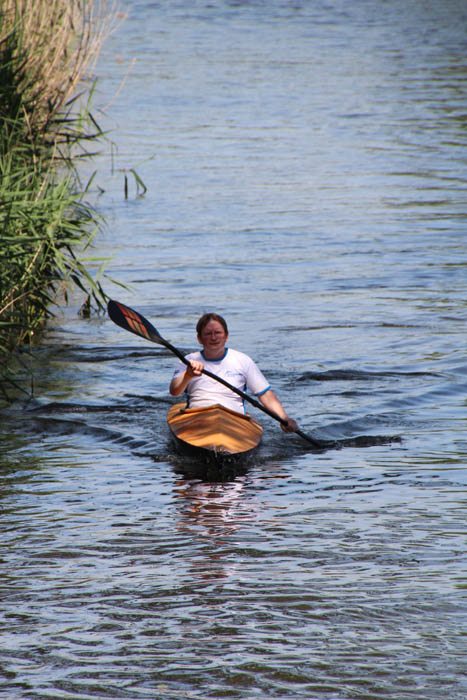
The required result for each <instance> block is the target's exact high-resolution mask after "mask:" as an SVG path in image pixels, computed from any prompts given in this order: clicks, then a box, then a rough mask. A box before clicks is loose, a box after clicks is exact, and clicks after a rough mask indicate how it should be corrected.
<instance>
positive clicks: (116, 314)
mask: <svg viewBox="0 0 467 700" xmlns="http://www.w3.org/2000/svg"><path fill="white" fill-rule="evenodd" d="M107 309H108V312H109V316H110V318H111V319H112V321H113V322H114V323H116V324H117V325H118V326H120V327H121V328H124V329H125V330H127V331H130V332H131V333H135V335H139V336H140V337H142V338H145V339H146V340H150V341H151V342H153V343H157V344H158V345H163V346H164V347H165V348H167V350H170V352H172V353H173V354H174V355H176V356H177V357H178V358H179V360H181V361H182V362H183V364H185V365H187V367H189V366H190V361H189V360H187V359H186V357H185V356H184V355H183V353H181V352H180V350H179V349H178V348H176V347H175V346H174V345H171V343H169V342H168V341H167V340H165V339H164V338H163V337H162V336H161V335H160V334H159V332H158V331H157V330H156V329H155V328H154V326H153V325H152V324H151V323H150V322H149V321H148V320H147V319H146V318H144V316H142V315H141V314H139V313H137V312H136V311H134V310H133V309H130V308H129V307H128V306H125V305H124V304H122V303H120V302H116V301H113V300H112V299H111V300H110V301H109V303H108V305H107ZM202 373H203V374H205V375H206V376H207V377H210V378H211V379H214V380H215V381H216V382H219V383H220V384H223V385H224V386H225V387H227V389H230V390H231V391H233V392H234V393H235V394H238V396H241V398H242V399H244V400H245V401H248V402H249V403H251V404H252V406H255V407H256V408H258V409H259V410H260V411H263V413H267V415H268V416H270V417H271V418H274V420H276V421H278V422H279V423H281V424H282V425H284V426H287V421H286V420H285V419H284V418H281V417H280V416H279V415H278V414H277V413H275V412H274V411H271V410H270V409H269V408H267V407H266V406H264V405H263V404H262V403H260V402H259V401H257V400H256V399H253V398H252V397H251V396H250V395H249V394H246V393H245V392H244V391H242V390H241V389H237V387H236V386H232V384H229V382H227V381H226V380H225V379H223V378H222V377H219V376H218V375H217V374H213V372H210V371H209V370H207V369H205V368H204V367H203V370H202ZM294 432H295V433H296V434H297V435H300V437H301V438H303V439H304V440H306V441H307V442H309V443H311V444H312V445H313V446H314V447H315V448H317V449H323V448H324V447H325V446H326V444H325V443H323V442H321V441H318V440H315V439H314V438H312V437H311V436H310V435H307V434H306V433H304V432H302V431H301V430H300V429H297V430H295V431H294Z"/></svg>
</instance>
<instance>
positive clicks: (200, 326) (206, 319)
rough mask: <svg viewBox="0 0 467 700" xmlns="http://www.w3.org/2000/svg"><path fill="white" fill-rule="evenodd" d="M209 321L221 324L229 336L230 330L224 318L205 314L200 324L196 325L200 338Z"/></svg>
mask: <svg viewBox="0 0 467 700" xmlns="http://www.w3.org/2000/svg"><path fill="white" fill-rule="evenodd" d="M209 321H217V323H220V324H221V326H222V328H223V329H224V331H225V334H226V335H229V329H228V328H227V323H226V321H225V319H224V318H222V316H219V314H213V313H210V314H203V315H202V316H201V318H200V319H199V321H198V323H197V324H196V333H197V335H198V336H200V337H201V333H202V332H203V331H204V329H205V328H206V326H207V325H208V323H209Z"/></svg>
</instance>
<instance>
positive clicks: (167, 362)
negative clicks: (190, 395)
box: [0, 0, 467, 700]
mask: <svg viewBox="0 0 467 700" xmlns="http://www.w3.org/2000/svg"><path fill="white" fill-rule="evenodd" d="M125 9H126V10H127V11H128V18H127V20H126V21H125V23H124V24H123V25H122V26H121V27H120V28H119V30H118V32H117V33H115V34H114V35H113V36H112V37H111V38H110V40H109V41H108V42H107V44H106V46H105V50H104V54H103V56H102V60H101V62H100V64H99V66H98V69H97V72H98V75H99V76H100V84H99V88H98V100H99V102H100V104H101V105H102V107H104V106H105V105H107V104H109V103H111V105H110V106H109V107H108V110H107V116H106V117H104V116H102V115H101V117H100V118H101V120H102V125H103V126H105V127H106V128H110V129H112V133H111V138H112V139H113V140H114V141H115V144H116V146H117V151H116V152H114V157H113V159H111V158H110V156H107V155H105V154H103V155H102V156H101V157H99V158H96V160H95V162H94V164H93V165H94V166H95V167H97V168H98V170H99V173H100V175H99V177H98V180H99V184H100V186H101V187H102V188H103V189H104V193H103V194H101V195H100V197H98V200H97V201H98V204H99V207H100V208H101V209H102V211H103V213H105V214H106V216H107V217H108V227H107V228H106V230H105V231H103V232H102V234H101V235H100V237H99V241H98V251H97V253H102V254H104V255H106V254H108V253H109V251H111V252H113V254H114V257H113V260H112V262H111V263H110V265H109V266H108V272H109V274H110V275H111V276H112V277H113V278H114V279H116V280H118V281H119V282H123V283H125V284H128V285H130V289H129V290H122V289H121V288H119V287H117V286H116V285H113V284H109V285H108V287H107V290H108V292H109V293H110V294H112V295H113V296H115V297H116V298H119V299H121V300H122V301H124V302H125V303H127V304H129V305H130V306H133V307H134V308H136V309H138V310H139V311H141V312H142V313H143V314H144V315H145V316H146V317H147V318H149V319H150V320H151V321H152V322H153V323H154V324H155V325H156V326H157V328H158V329H159V330H160V332H161V333H162V334H163V335H164V336H165V337H166V338H168V339H169V340H170V341H171V342H173V343H174V344H175V345H177V346H179V347H180V348H182V349H184V350H186V351H189V350H191V349H192V348H194V347H195V346H196V343H195V337H194V325H195V322H196V320H197V318H198V316H199V315H200V313H201V312H203V311H205V310H211V309H213V308H214V309H216V310H217V311H219V312H220V313H222V314H224V315H225V316H226V317H227V319H228V321H229V325H230V331H231V337H230V340H231V344H232V346H233V347H237V348H239V349H241V350H243V351H245V352H247V353H249V354H251V355H252V356H253V357H254V358H255V359H257V361H258V362H259V364H260V366H261V367H262V369H263V370H264V372H265V374H266V375H267V376H268V378H269V379H270V381H271V384H272V385H273V387H274V388H275V390H276V391H277V393H278V394H279V395H280V397H281V398H282V400H283V402H284V404H285V405H286V407H287V409H288V410H289V412H290V414H291V415H294V416H296V417H298V418H299V421H300V425H301V427H302V429H303V430H304V431H306V432H310V433H312V434H313V435H314V436H316V437H318V438H320V439H323V440H330V441H337V442H338V443H339V446H340V447H341V449H332V450H328V451H325V452H323V453H313V452H310V450H309V449H308V446H307V444H306V443H304V442H303V441H301V440H300V439H298V438H297V437H296V436H291V435H287V436H286V435H283V434H282V433H281V431H280V430H279V429H278V426H277V424H275V423H274V422H273V421H271V420H270V419H269V418H268V417H267V416H264V415H256V414H255V417H256V418H258V419H259V420H261V422H262V424H263V426H264V429H265V435H264V441H263V445H262V448H261V451H260V453H259V455H258V457H257V459H256V461H255V463H254V464H253V465H252V466H251V468H250V470H249V471H248V473H247V474H246V476H243V477H241V478H239V479H237V480H235V481H234V482H232V483H228V484H205V483H200V482H198V481H188V480H185V479H184V478H183V476H182V475H181V474H180V467H181V463H180V459H179V458H178V457H177V456H176V455H174V454H173V452H172V449H171V447H170V444H169V440H168V434H167V429H166V425H165V413H166V411H167V410H168V408H169V406H170V403H171V401H170V399H169V397H168V392H167V386H168V382H169V379H170V376H171V374H172V371H173V367H174V364H175V358H173V356H171V355H170V354H168V353H167V352H166V351H165V350H164V349H163V348H161V347H159V346H155V345H150V344H149V343H147V344H145V343H144V342H143V341H142V340H141V341H140V340H138V339H137V338H136V337H135V336H132V335H129V334H125V332H124V331H123V330H121V329H120V328H117V327H116V326H115V325H113V324H112V323H111V322H110V321H109V320H108V319H106V318H99V319H93V320H92V321H85V320H80V319H79V318H78V317H77V315H76V310H77V308H76V307H75V306H71V307H70V308H68V309H64V310H63V315H62V316H61V317H60V318H58V319H57V321H56V323H55V324H54V325H53V326H52V327H51V328H50V330H49V333H48V334H47V337H46V338H45V342H44V344H43V345H42V346H41V348H39V349H38V350H37V351H36V352H35V353H34V357H33V359H32V360H31V362H32V364H33V367H34V369H35V397H34V399H33V401H31V402H29V403H28V404H26V405H23V404H22V403H21V402H18V403H17V404H15V405H14V406H13V407H12V408H11V409H10V410H8V411H7V412H5V413H4V414H3V415H2V422H1V428H0V433H1V447H0V449H1V452H0V478H1V506H2V510H1V515H0V532H1V535H0V546H1V550H0V560H1V567H2V577H1V581H0V593H1V600H2V606H1V610H2V627H1V633H0V697H2V698H9V699H10V698H11V699H15V700H17V699H19V698H31V699H32V698H37V699H38V698H41V699H43V698H44V699H45V698H47V699H49V698H60V699H63V698H69V699H70V700H88V699H89V700H90V699H95V698H102V699H104V698H112V699H113V698H125V699H126V700H139V699H140V698H145V699H146V698H151V699H155V698H157V699H158V698H164V699H165V698H170V699H172V698H202V699H203V700H204V699H205V698H224V697H233V698H243V699H246V698H248V699H253V698H255V699H261V700H265V699H266V698H273V697H276V698H281V699H285V698H287V699H288V700H289V699H290V700H291V699H295V698H306V699H308V700H344V699H345V700H356V699H358V700H360V699H362V700H363V699H365V700H367V699H368V700H389V699H391V700H409V699H410V700H441V699H446V700H460V699H461V698H464V697H465V696H466V693H467V683H466V680H465V661H464V658H465V655H466V651H467V644H466V619H467V615H466V613H467V599H466V587H467V581H466V570H467V566H466V555H465V550H466V531H467V527H466V508H465V506H466V495H465V494H466V490H465V483H466V461H467V458H466V455H467V439H466V388H467V360H466V356H465V339H466V332H465V322H466V318H467V309H466V302H465V298H466V295H465V292H466V286H467V285H466V263H467V256H466V243H465V241H466V216H465V211H466V205H467V196H466V184H467V178H466V172H467V171H466V164H467V163H466V156H465V153H466V151H465V146H466V130H465V127H466V108H465V105H466V102H465V97H466V95H465V86H466V82H465V81H466V76H467V64H466V59H465V56H466V53H467V51H466V50H467V33H466V29H467V10H466V7H465V3H463V2H456V1H454V0H446V1H445V2H443V3H434V2H433V3H426V2H423V3H422V2H411V3H407V2H402V1H400V2H399V1H398V0H394V2H376V0H370V1H369V2H363V0H355V1H354V2H352V3H347V2H344V0H336V2H333V3H325V2H311V1H309V2H307V1H305V0H302V1H301V2H300V1H299V0H297V1H296V2H295V1H294V2H285V1H283V0H282V1H279V0H271V1H270V2H260V1H259V0H258V1H257V2H253V1H251V2H238V1H237V2H233V1H232V2H227V1H225V2H221V1H215V2H211V3H207V2H198V1H196V0H195V1H191V2H187V1H186V0H179V1H178V2H175V1H174V2H148V1H141V2H127V3H126V4H125ZM133 59H136V63H135V65H134V66H133V67H132V70H131V71H130V73H129V75H128V77H127V80H126V83H125V85H124V86H123V88H122V89H121V90H120V91H118V89H119V86H120V85H121V82H122V80H123V78H124V76H125V74H126V73H127V70H128V68H129V67H130V66H131V63H132V60H133ZM112 168H113V169H112ZM131 168H134V169H135V170H136V172H137V173H138V175H139V176H140V177H141V178H142V180H143V181H144V182H145V184H146V186H147V187H148V192H147V194H146V195H145V197H143V198H138V197H137V196H136V187H135V182H134V179H133V176H132V174H131V172H130V169H131ZM125 174H126V175H127V177H128V182H129V185H130V190H129V198H128V199H127V200H125V199H124V197H123V182H124V175H125ZM96 196H97V193H96ZM362 436H363V439H362V440H361V441H360V442H359V441H357V442H355V441H354V440H355V438H358V437H360V438H362ZM395 436H400V437H401V438H402V441H401V442H397V441H393V440H392V438H393V437H395ZM363 444H365V445H371V446H369V447H363V446H362V445H363Z"/></svg>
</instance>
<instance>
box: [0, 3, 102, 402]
mask: <svg viewBox="0 0 467 700" xmlns="http://www.w3.org/2000/svg"><path fill="white" fill-rule="evenodd" d="M96 1H97V0H0V122H1V129H0V368H1V369H0V387H1V392H0V400H2V399H6V398H8V395H9V391H10V389H11V387H12V386H13V385H14V372H13V370H12V365H13V364H15V361H16V360H18V358H20V357H21V350H22V349H24V347H25V346H26V347H27V346H28V344H30V343H31V342H32V340H33V339H34V337H35V336H36V335H37V334H38V332H39V331H40V329H41V328H42V327H43V325H44V322H45V321H46V319H47V318H48V317H49V316H50V315H51V314H52V313H53V311H52V308H53V305H54V304H55V303H57V301H59V300H60V301H62V300H63V299H65V300H66V299H67V290H68V289H69V287H70V284H71V285H73V284H74V285H78V287H79V288H80V289H82V291H83V309H84V310H85V311H87V312H89V309H90V308H91V306H92V305H93V304H94V305H97V307H98V306H99V304H101V301H102V299H103V292H102V289H101V288H100V285H99V284H98V283H97V282H95V281H94V280H93V279H92V277H91V276H90V274H89V273H88V271H87V269H86V266H85V262H84V261H83V259H82V258H80V256H82V255H83V251H84V250H85V249H86V247H88V246H89V244H90V242H91V239H92V236H93V235H94V232H95V231H96V230H97V228H98V226H99V217H98V215H97V213H96V211H95V210H94V209H93V208H92V207H90V206H88V205H87V204H86V202H85V195H86V185H82V183H80V181H79V177H78V173H77V167H76V166H77V164H78V162H79V160H80V159H81V158H83V157H87V156H89V155H90V151H91V149H92V148H93V147H94V143H93V142H94V141H95V140H96V139H99V138H100V137H101V136H102V134H101V132H100V130H99V128H98V126H97V125H96V123H95V121H94V119H93V118H92V116H91V114H90V111H89V106H88V105H89V99H90V96H91V93H92V85H91V83H90V82H85V81H86V80H88V76H89V75H90V72H91V71H92V68H93V64H94V61H95V59H96V58H97V56H98V53H99V50H100V47H101V44H102V41H103V38H104V36H105V34H106V32H107V31H108V30H109V27H110V22H111V19H112V16H111V15H112V13H111V12H110V11H109V10H108V8H107V5H106V3H105V2H103V1H100V2H98V4H97V5H96ZM78 90H82V91H83V92H82V94H81V96H79V97H78V96H77V93H78ZM83 95H84V97H85V99H86V100H88V102H87V103H85V104H84V106H83ZM78 104H79V105H80V106H78Z"/></svg>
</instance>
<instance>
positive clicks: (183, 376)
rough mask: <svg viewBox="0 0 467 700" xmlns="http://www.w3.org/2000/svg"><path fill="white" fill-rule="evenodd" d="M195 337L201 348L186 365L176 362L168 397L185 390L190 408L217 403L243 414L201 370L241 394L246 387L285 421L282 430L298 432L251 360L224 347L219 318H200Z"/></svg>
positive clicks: (236, 398)
mask: <svg viewBox="0 0 467 700" xmlns="http://www.w3.org/2000/svg"><path fill="white" fill-rule="evenodd" d="M196 334H197V337H198V342H199V343H200V344H201V345H202V346H203V349H202V350H201V351H199V352H193V353H190V354H189V355H187V356H186V359H187V360H189V362H190V365H189V366H187V365H185V364H184V363H183V362H181V361H180V362H179V363H178V365H177V368H176V369H175V372H174V375H173V378H172V381H171V383H170V393H171V394H172V396H179V395H180V394H182V393H183V392H184V391H185V392H186V393H187V396H188V406H189V407H190V408H199V407H201V406H212V405H213V404H216V403H219V404H222V405H223V406H226V407H227V408H230V409H232V410H233V411H237V412H238V413H245V408H244V405H243V400H242V398H241V396H238V394H235V393H234V392H233V391H231V390H230V389H228V388H227V387H225V386H224V385H223V384H220V383H219V382H216V381H215V380H214V379H211V378H210V377H206V376H205V375H203V374H202V371H203V368H204V367H205V368H206V369H207V370H209V371H210V372H212V373H213V374H216V375H217V376H219V377H222V379H224V380H225V381H227V382H229V384H232V385H233V386H235V387H237V389H240V390H241V391H245V390H246V388H248V389H249V390H250V391H251V393H252V394H254V395H255V396H256V398H257V399H259V401H261V403H262V404H263V406H265V407H266V408H267V409H269V410H270V411H274V413H276V414H277V415H278V416H279V418H282V419H283V420H285V421H287V425H283V424H282V423H281V428H282V430H284V431H286V432H291V433H293V432H296V431H297V430H298V426H297V423H296V422H295V421H294V419H293V418H289V417H288V415H287V413H286V412H285V411H284V408H283V406H282V404H281V402H280V401H279V399H278V398H277V396H276V395H275V393H274V392H273V391H272V389H271V387H270V386H269V384H268V382H267V380H266V379H265V377H264V375H263V374H262V372H261V371H260V370H259V368H258V367H257V366H256V364H255V363H254V362H253V360H252V359H251V358H250V357H248V355H245V353H243V352H239V351H238V350H233V349H232V348H226V347H225V344H226V342H227V339H228V337H229V331H228V328H227V323H226V322H225V320H224V319H223V318H222V316H219V315H218V314H214V313H209V314H204V315H203V316H201V318H200V319H199V321H198V323H197V325H196Z"/></svg>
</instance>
